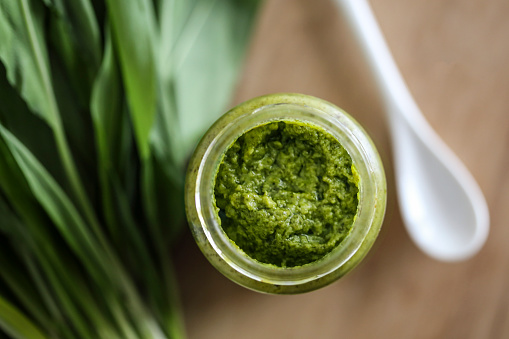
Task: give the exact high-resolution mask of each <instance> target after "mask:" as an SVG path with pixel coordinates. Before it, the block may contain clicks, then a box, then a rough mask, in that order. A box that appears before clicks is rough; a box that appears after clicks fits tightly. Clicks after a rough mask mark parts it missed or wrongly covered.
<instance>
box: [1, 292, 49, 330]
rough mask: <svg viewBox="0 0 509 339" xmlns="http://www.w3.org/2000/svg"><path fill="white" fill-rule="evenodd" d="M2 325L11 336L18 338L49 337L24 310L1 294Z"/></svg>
mask: <svg viewBox="0 0 509 339" xmlns="http://www.w3.org/2000/svg"><path fill="white" fill-rule="evenodd" d="M0 327H1V328H2V329H3V330H4V331H5V332H6V333H7V334H9V335H10V336H11V337H13V338H17V339H27V338H30V339H46V338H47V337H46V336H45V335H44V334H42V332H41V330H39V328H37V327H36V326H35V325H34V324H33V323H32V322H31V321H30V320H29V319H28V318H26V317H25V315H24V314H23V313H22V312H20V311H19V310H18V309H17V308H16V307H14V306H13V305H12V304H10V303H9V302H8V301H7V300H5V299H4V298H3V297H2V296H0Z"/></svg>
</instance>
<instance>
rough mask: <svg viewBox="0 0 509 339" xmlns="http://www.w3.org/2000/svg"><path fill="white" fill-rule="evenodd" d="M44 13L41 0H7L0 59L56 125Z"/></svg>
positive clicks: (0, 17)
mask: <svg viewBox="0 0 509 339" xmlns="http://www.w3.org/2000/svg"><path fill="white" fill-rule="evenodd" d="M44 14H45V13H44V6H43V5H42V4H41V3H40V2H39V1H34V0H18V1H12V0H11V1H7V0H4V1H3V4H2V6H0V41H2V43H1V44H0V60H1V61H2V63H3V64H4V66H5V68H6V70H7V78H8V79H9V82H10V83H11V84H12V86H13V87H15V88H16V89H17V90H18V91H19V93H20V94H21V96H22V97H23V99H24V100H25V101H26V102H27V104H28V106H29V107H30V109H31V110H32V111H33V112H35V113H36V114H39V115H40V116H41V117H42V118H43V119H44V120H46V122H47V123H48V124H49V125H50V126H52V128H55V126H56V125H57V124H58V123H59V119H60V118H59V112H58V107H57V103H56V100H55V95H54V93H53V87H52V83H51V75H50V74H51V72H50V69H49V60H48V51H47V48H46V41H45V37H44V32H45V30H44Z"/></svg>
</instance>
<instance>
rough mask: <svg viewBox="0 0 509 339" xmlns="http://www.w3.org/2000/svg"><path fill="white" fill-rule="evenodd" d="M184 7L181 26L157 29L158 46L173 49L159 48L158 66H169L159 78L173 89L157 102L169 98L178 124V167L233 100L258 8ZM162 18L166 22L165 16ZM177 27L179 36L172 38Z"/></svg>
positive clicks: (229, 1) (203, 0) (232, 4)
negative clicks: (188, 10)
mask: <svg viewBox="0 0 509 339" xmlns="http://www.w3.org/2000/svg"><path fill="white" fill-rule="evenodd" d="M168 3H169V4H170V3H171V1H168ZM186 3H189V5H188V6H191V8H192V9H191V12H190V15H189V17H188V19H187V20H186V21H185V23H184V24H182V25H181V26H179V25H176V27H174V28H173V29H172V28H167V27H165V26H162V27H163V28H165V29H166V30H163V31H161V43H162V44H169V43H170V41H171V44H172V47H164V48H162V49H163V50H164V51H166V53H165V54H164V55H163V56H162V57H161V58H162V60H161V64H166V65H170V66H166V67H165V68H162V71H161V77H162V78H163V83H173V86H174V88H163V93H162V95H161V97H162V98H165V97H170V96H174V98H175V101H176V112H178V119H173V120H174V121H177V122H178V124H179V125H178V130H179V131H180V136H181V140H180V146H179V147H180V148H181V149H182V150H183V151H182V152H181V154H179V157H178V158H177V159H176V161H177V163H178V164H179V166H183V164H185V161H186V158H187V156H189V154H190V152H191V151H192V149H193V148H194V146H195V145H196V143H197V141H198V140H199V138H200V137H201V136H202V135H203V133H204V132H205V130H206V129H207V128H208V127H209V126H210V125H211V124H212V123H213V122H214V121H215V120H216V119H217V118H218V117H219V115H221V114H222V113H224V111H225V109H226V106H227V105H228V104H229V103H230V101H231V99H232V94H233V90H234V88H235V84H236V81H237V79H238V74H239V71H240V67H241V65H242V61H243V57H244V55H245V50H246V46H247V42H248V41H249V39H248V38H249V35H250V33H251V28H252V25H253V21H254V18H255V14H256V10H257V6H258V5H259V1H239V0H224V1H223V0H221V1H212V0H194V1H189V2H186ZM191 3H194V6H192V5H191ZM164 4H165V2H163V9H164V8H165V7H164ZM169 4H168V7H170V5H169ZM184 12H185V11H184ZM163 14H166V15H168V16H171V12H170V11H169V10H167V11H164V10H163ZM168 20H170V19H168ZM178 27H181V31H177V32H175V30H178ZM172 38H173V40H172ZM168 79H171V81H170V80H168ZM197 98H199V99H197Z"/></svg>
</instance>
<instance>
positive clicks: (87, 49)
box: [49, 0, 102, 104]
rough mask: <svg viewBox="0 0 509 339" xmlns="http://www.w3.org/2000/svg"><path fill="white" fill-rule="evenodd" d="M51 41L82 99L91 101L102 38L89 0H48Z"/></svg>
mask: <svg viewBox="0 0 509 339" xmlns="http://www.w3.org/2000/svg"><path fill="white" fill-rule="evenodd" d="M49 6H50V8H51V9H53V10H52V11H51V15H50V20H49V21H50V35H49V44H50V46H54V49H55V51H58V56H59V57H60V59H61V60H62V63H63V64H64V65H65V68H66V70H67V74H68V75H69V78H70V79H71V81H70V82H71V84H72V85H73V87H74V88H75V89H76V91H77V93H78V94H79V95H78V98H79V100H80V102H81V103H82V104H83V103H88V100H89V97H90V90H91V88H92V83H93V81H94V78H95V75H96V73H97V71H98V69H99V65H100V61H101V54H102V51H101V40H100V39H101V37H100V31H99V26H98V23H97V19H96V17H95V13H94V10H93V7H92V4H91V3H90V1H89V0H52V1H49Z"/></svg>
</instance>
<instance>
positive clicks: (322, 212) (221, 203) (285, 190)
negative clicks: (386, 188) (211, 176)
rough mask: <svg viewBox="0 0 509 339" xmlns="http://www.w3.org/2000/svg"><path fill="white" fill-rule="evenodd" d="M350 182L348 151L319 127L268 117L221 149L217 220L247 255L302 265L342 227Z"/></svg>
mask: <svg viewBox="0 0 509 339" xmlns="http://www.w3.org/2000/svg"><path fill="white" fill-rule="evenodd" d="M358 183H359V179H358V176H357V174H356V172H355V169H354V167H353V164H352V159H351V157H350V156H349V154H348V153H347V151H346V150H345V149H344V148H343V147H342V146H341V144H340V143H339V142H338V141H337V140H336V139H335V138H334V137H332V136H331V135H330V134H329V133H327V132H326V131H325V130H323V129H321V128H318V127H315V126H311V125H308V124H304V123H298V122H293V121H292V122H290V121H279V122H271V123H268V124H266V125H261V126H258V127H256V128H254V129H252V130H250V131H248V132H246V133H245V134H243V135H242V136H241V137H239V138H238V139H237V140H236V141H235V142H234V143H233V144H232V145H231V146H230V147H229V149H228V150H227V151H226V153H225V155H224V158H223V160H222V162H221V164H220V166H219V169H218V172H217V175H216V181H215V191H214V197H215V204H216V211H217V214H218V220H219V221H220V224H221V227H222V229H223V230H224V231H225V233H226V234H227V235H228V237H229V238H230V239H231V240H232V241H233V242H234V243H235V244H236V245H237V246H238V247H239V248H240V249H242V250H243V251H244V252H245V253H246V254H247V255H248V256H250V257H251V258H253V259H255V260H257V261H259V262H261V263H265V264H272V265H276V266H279V267H294V266H301V265H305V264H308V263H311V262H313V261H316V260H318V259H320V258H322V257H323V256H324V255H326V254H327V253H329V252H330V251H331V250H332V249H334V248H335V247H336V246H337V245H338V244H339V243H340V242H341V241H342V240H343V239H344V238H345V237H346V236H347V235H348V233H349V232H350V229H351V228H352V224H353V221H354V218H355V215H356V213H357V205H358V191H359V190H358Z"/></svg>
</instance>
